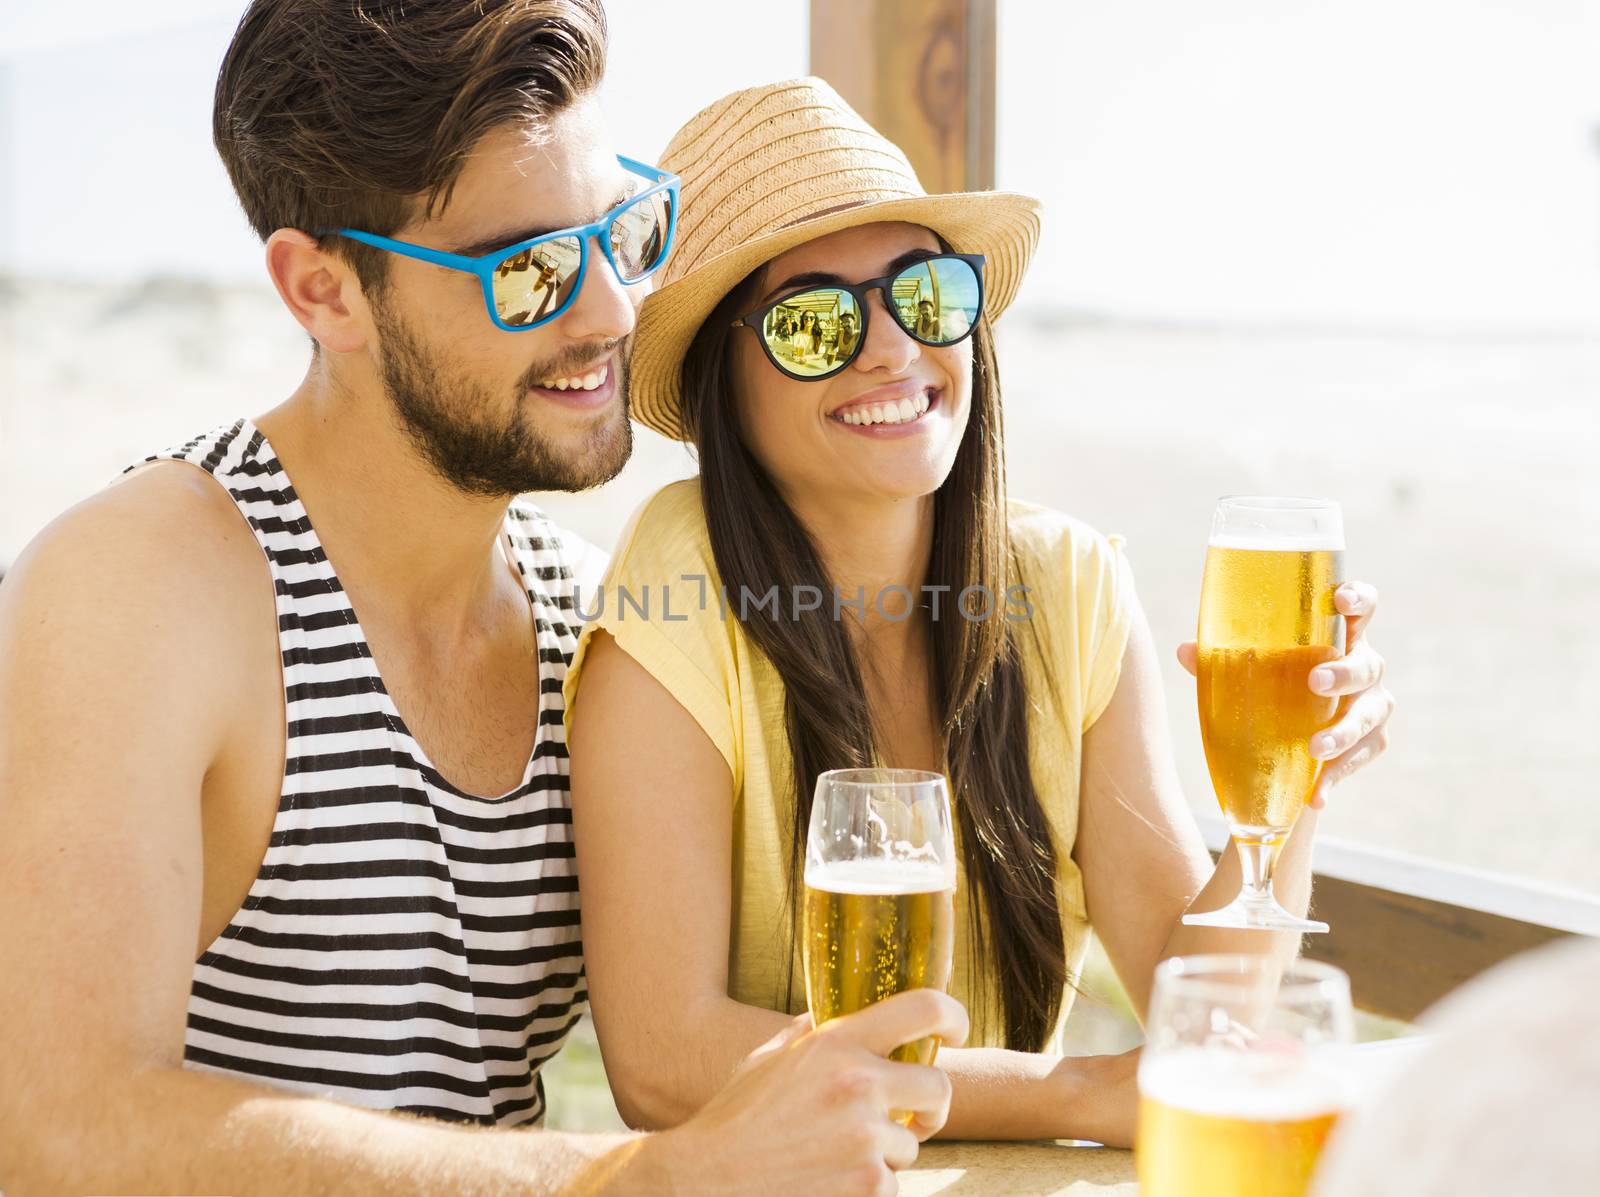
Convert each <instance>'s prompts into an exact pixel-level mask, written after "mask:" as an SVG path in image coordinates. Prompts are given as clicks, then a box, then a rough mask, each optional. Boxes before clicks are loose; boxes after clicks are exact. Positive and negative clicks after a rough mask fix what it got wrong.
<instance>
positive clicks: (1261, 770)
mask: <svg viewBox="0 0 1600 1197" xmlns="http://www.w3.org/2000/svg"><path fill="white" fill-rule="evenodd" d="M1343 581H1344V525H1343V522H1342V520H1341V518H1340V514H1339V505H1338V504H1337V503H1333V502H1329V501H1327V500H1324V499H1278V498H1225V499H1221V500H1219V501H1218V503H1217V510H1216V514H1215V515H1214V516H1213V517H1212V520H1211V541H1210V544H1209V546H1208V547H1207V548H1206V567H1205V577H1204V580H1203V581H1202V583H1201V587H1200V628H1199V633H1198V635H1197V637H1196V639H1197V640H1198V643H1199V655H1200V660H1199V670H1198V678H1197V681H1198V695H1199V704H1200V738H1201V741H1202V742H1203V743H1204V745H1205V751H1206V765H1207V767H1208V769H1209V770H1210V773H1211V784H1212V786H1213V787H1214V788H1215V790H1216V792H1217V801H1218V802H1219V803H1220V804H1221V806H1222V813H1223V814H1224V815H1225V816H1226V817H1227V820H1228V827H1229V830H1230V831H1232V833H1233V841H1234V843H1235V844H1236V845H1238V851H1239V859H1240V863H1241V865H1242V866H1243V871H1244V884H1243V886H1242V888H1241V889H1240V892H1239V896H1238V897H1236V898H1235V899H1234V900H1233V901H1232V902H1231V903H1230V904H1229V905H1227V906H1225V907H1223V908H1222V909H1221V910H1216V911H1212V912H1210V913H1207V914H1189V915H1185V916H1184V919H1183V921H1184V922H1185V923H1194V924H1199V925H1201V926H1207V927H1243V928H1262V929H1267V930H1281V931H1326V930H1327V929H1328V925H1327V924H1326V923H1319V922H1315V921H1313V920H1310V919H1302V918H1297V917H1296V916H1295V915H1293V914H1290V913H1289V912H1288V911H1287V910H1285V909H1284V908H1283V907H1282V906H1280V905H1279V904H1278V900H1277V899H1276V898H1275V897H1273V894H1272V871H1273V867H1274V866H1275V865H1276V864H1277V861H1278V854H1279V852H1281V851H1282V849H1283V844H1284V841H1285V840H1286V839H1287V838H1288V836H1289V830H1290V828H1292V827H1293V826H1294V822H1295V819H1297V818H1298V817H1299V815H1300V810H1301V808H1302V807H1304V806H1305V803H1306V799H1308V798H1310V797H1311V792H1312V790H1313V789H1314V788H1315V787H1316V784H1317V779H1318V778H1319V777H1320V776H1321V774H1322V762H1321V761H1318V760H1317V759H1316V758H1315V757H1313V756H1312V755H1311V737H1312V736H1313V735H1315V734H1316V733H1317V732H1319V731H1321V730H1322V729H1323V728H1325V727H1327V726H1328V725H1329V724H1331V723H1332V722H1333V718H1334V716H1335V714H1336V713H1337V712H1338V707H1339V700H1338V699H1337V698H1325V697H1323V696H1322V695H1319V694H1316V693H1313V692H1312V690H1311V687H1310V678H1311V671H1312V669H1314V668H1315V667H1316V666H1318V665H1321V664H1323V663H1324V662H1326V661H1332V660H1336V659H1337V658H1338V657H1339V656H1340V655H1341V653H1342V649H1343V643H1344V619H1343V617H1341V616H1340V615H1339V614H1338V613H1337V612H1336V611H1335V609H1334V605H1333V592H1334V590H1335V589H1337V587H1338V586H1339V584H1340V583H1341V582H1343Z"/></svg>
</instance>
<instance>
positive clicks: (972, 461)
mask: <svg viewBox="0 0 1600 1197" xmlns="http://www.w3.org/2000/svg"><path fill="white" fill-rule="evenodd" d="M758 273H759V272H758ZM755 277H756V276H755V275H752V276H751V277H750V278H748V279H746V280H745V281H744V282H743V283H741V284H740V285H739V286H738V287H735V288H734V289H733V291H732V292H731V293H730V294H729V295H728V296H727V297H726V298H724V300H723V301H722V303H721V304H720V305H719V306H718V308H717V310H716V311H714V312H713V313H712V314H711V316H710V317H708V318H707V320H706V322H705V323H704V324H703V325H702V326H701V328H700V331H699V333H698V335H697V336H696V337H695V340H694V342H693V344H692V345H691V346H690V349H689V352H688V355H687V356H686V357H685V358H684V362H683V369H682V382H683V395H684V421H685V425H686V427H687V428H688V430H689V434H690V436H691V437H692V439H693V440H694V442H695V445H696V447H697V449H698V453H699V459H700V491H701V497H702V500H703V502H704V506H705V513H706V523H707V526H708V528H709V531H710V536H711V547H712V552H713V554H714V556H715V559H716V563H717V570H718V572H719V573H720V574H721V576H722V577H721V580H722V584H723V585H724V586H725V587H726V588H727V592H728V593H729V594H730V595H737V594H740V593H751V594H755V595H764V594H766V593H768V592H769V591H770V589H771V587H772V586H773V585H774V584H776V585H777V586H778V588H779V591H778V593H779V595H780V596H791V595H796V594H798V593H800V591H798V590H797V589H796V588H798V587H815V588H816V591H808V592H807V593H816V592H820V593H821V594H823V595H828V596H831V595H833V593H834V588H833V580H832V579H831V578H829V577H828V575H827V572H826V570H825V569H824V567H823V563H822V559H821V557H820V555H819V554H818V552H817V549H816V546H815V545H814V544H813V543H812V540H811V537H810V536H809V534H808V533H807V532H806V530H805V528H804V527H803V526H802V524H801V522H800V520H799V519H798V518H797V517H796V516H795V514H794V512H793V511H792V510H790V508H789V506H788V504H786V503H785V502H784V501H783V499H782V497H781V496H780V495H779V493H778V491H777V489H776V487H774V485H773V484H772V481H771V479H770V478H768V476H767V475H766V473H765V472H764V471H763V470H762V468H761V466H760V464H759V463H758V462H757V461H756V459H755V457H754V456H753V455H752V454H751V453H750V451H749V449H748V448H747V447H746V445H745V443H744V440H743V438H742V437H741V436H740V432H739V420H738V414H737V411H736V408H735V404H734V399H733V394H732V391H731V374H730V371H729V368H728V356H729V354H728V351H729V341H728V337H729V335H730V332H731V331H732V330H731V329H730V327H729V326H730V323H731V322H732V320H733V319H734V318H735V316H736V315H737V314H738V313H739V312H742V311H743V310H744V309H743V307H742V306H741V305H742V304H743V303H745V302H747V297H748V294H749V292H750V291H751V290H752V287H753V283H754V279H755ZM741 331H742V330H741ZM744 335H749V334H748V333H744ZM972 341H973V366H972V405H971V415H970V417H969V418H968V422H967V429H966V433H965V435H964V436H963V437H962V441H961V446H960V448H959V450H958V451H957V454H956V460H955V465H954V467H953V468H952V469H951V471H950V476H949V477H948V478H946V479H945V481H944V484H943V485H942V486H941V487H940V488H939V490H938V491H937V492H936V494H935V496H934V531H933V548H932V553H931V555H930V559H929V562H928V576H927V579H926V583H925V584H926V585H928V586H947V587H949V589H948V590H947V591H944V592H943V593H944V594H946V595H949V596H952V598H951V599H950V601H949V602H947V603H946V604H945V605H944V607H945V609H944V612H943V617H942V618H939V619H930V620H929V621H928V636H929V642H930V645H931V648H932V658H933V659H932V670H931V674H932V678H933V700H934V703H935V710H936V712H937V714H938V716H939V719H940V726H941V728H942V731H943V736H944V746H945V759H946V761H947V762H948V766H949V774H950V781H951V790H952V800H953V808H954V814H955V819H956V828H957V836H958V839H959V842H960V846H961V856H962V863H963V864H964V866H965V869H966V876H967V882H968V885H969V887H970V890H971V899H970V901H969V907H970V911H971V920H972V921H971V929H970V941H971V944H972V951H973V958H974V960H975V961H978V960H992V961H994V962H995V963H996V964H997V965H998V969H999V977H998V985H997V986H996V988H997V989H998V991H999V994H1000V998H1001V1004H1002V1011H1003V1015H1004V1021H1005V1043H1006V1046H1008V1047H1011V1048H1016V1049H1019V1050H1024V1051H1038V1050H1040V1049H1041V1048H1042V1047H1043V1046H1044V1044H1045V1042H1046V1041H1047V1039H1048V1038H1049V1035H1050V1033H1051V1030H1052V1029H1053V1028H1054V1026H1055V1023H1056V1020H1057V1018H1058V1017H1059V1016H1060V1012H1061V999H1062V989H1063V986H1064V984H1065V983H1066V981H1067V966H1066V959H1065V953H1064V949H1063V944H1062V930H1061V916H1060V910H1059V908H1058V907H1057V905H1056V852H1055V845H1054V842H1053V841H1052V839H1051V836H1050V826H1049V823H1048V821H1047V820H1046V818H1045V813H1044V808H1043V806H1042V804H1041V803H1040V800H1039V795H1038V792H1037V791H1036V790H1035V789H1034V784H1033V777H1032V774H1031V772H1030V770H1029V764H1028V697H1027V692H1026V689H1025V685H1024V679H1023V675H1022V663H1021V659H1020V656H1019V653H1018V646H1017V641H1016V635H1015V632H1014V630H1013V629H1014V628H1017V627H1020V626H1021V624H1020V623H1018V624H1013V623H1012V622H1011V621H1010V620H1008V619H1007V618H1005V614H1006V606H1005V604H1006V601H1007V595H1008V590H1009V587H1011V586H1015V585H1018V584H1019V583H1020V582H1021V579H1020V577H1019V575H1018V572H1017V569H1016V564H1015V562H1014V560H1013V558H1012V554H1011V551H1010V540H1009V536H1008V534H1007V528H1006V510H1005V462H1004V450H1003V447H1002V442H1001V415H1000V380H999V375H998V372H997V369H996V363H995V355H994V342H993V339H992V337H991V334H990V331H989V325H988V321H987V320H982V321H980V322H979V324H978V327H977V329H976V330H975V332H974V334H973V338H972ZM969 586H983V587H986V588H987V591H986V593H987V594H988V595H990V596H994V600H995V609H994V611H993V614H992V617H990V618H985V619H976V618H963V617H961V615H960V613H959V612H957V611H955V610H953V605H954V597H953V596H957V595H960V594H961V593H962V592H963V591H964V590H965V589H966V588H967V587H969ZM741 588H747V590H741ZM977 593H978V594H979V595H981V594H983V593H985V592H984V591H979V592H977ZM786 602H787V598H786V597H785V599H784V601H780V603H779V608H780V610H779V612H778V617H777V618H771V617H767V616H765V615H764V614H763V613H762V612H761V611H756V612H754V613H753V614H752V616H751V617H750V618H747V619H745V620H744V621H743V627H744V631H745V634H746V635H747V636H749V637H750V639H751V640H753V641H754V642H755V643H756V645H757V646H758V647H759V648H760V650H761V651H762V652H764V653H765V654H766V656H767V658H768V659H769V660H770V661H771V662H772V664H773V666H774V667H775V668H776V670H777V672H778V676H779V677H781V678H782V679H783V684H784V690H785V704H784V711H785V718H786V721H787V728H788V738H789V749H790V753H791V756H792V757H793V761H794V770H793V782H794V794H793V799H794V801H793V811H794V818H793V822H792V824H791V838H790V845H789V849H790V850H789V860H788V890H789V896H790V899H791V900H790V909H791V910H794V909H796V904H795V902H794V900H793V899H794V898H795V896H796V890H797V887H798V884H799V879H800V878H801V876H802V871H803V867H804V859H805V838H806V828H807V826H808V824H809V821H810V818H811V801H812V791H813V788H814V786H815V784H816V778H817V775H818V774H819V773H822V772H823V771H825V770H827V769H839V768H850V767H864V766H870V765H871V764H873V763H874V756H875V754H874V745H873V734H872V727H873V723H872V716H871V712H870V710H869V708H868V705H867V695H866V690H865V687H864V686H863V683H862V672H861V668H860V663H859V662H858V661H857V659H856V654H855V651H854V650H853V648H852V647H851V643H850V638H849V634H848V632H847V630H846V626H845V624H844V622H843V621H842V620H840V619H837V618H835V612H834V608H833V604H832V602H824V603H823V606H822V608H821V609H820V610H817V611H813V612H802V613H800V614H798V615H795V613H794V612H793V611H792V610H786V609H784V608H785V605H786ZM974 605H975V606H977V604H974ZM919 614H920V613H919ZM790 616H795V617H793V618H790ZM792 925H793V924H791V926H792ZM793 959H794V956H793V951H792V949H791V951H790V954H789V967H788V982H787V989H788V993H789V995H790V996H789V997H788V999H786V1000H790V1001H792V993H793V980H794V978H793V971H794V970H793ZM978 993H979V997H980V1001H983V1002H987V1001H988V999H989V992H988V989H987V987H985V986H983V985H979V986H978Z"/></svg>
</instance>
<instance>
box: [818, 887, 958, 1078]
mask: <svg viewBox="0 0 1600 1197" xmlns="http://www.w3.org/2000/svg"><path fill="white" fill-rule="evenodd" d="M802 936H803V939H804V946H803V953H804V960H805V974H806V997H807V1000H808V1001H809V1003H810V1006H811V1016H812V1018H813V1019H814V1020H815V1021H816V1022H817V1024H818V1025H819V1026H820V1025H821V1024H822V1023H825V1022H827V1021H828V1020H829V1019H830V1018H838V1017H839V1016H840V1015H843V1014H851V1013H853V1012H855V1011H857V1010H860V1009H862V1008H864V1007H866V1006H870V1005H872V1003H874V1002H880V1001H882V1000H883V999H884V998H887V997H892V996H894V995H895V994H897V993H899V992H901V991H902V990H906V989H924V988H926V989H938V990H941V991H942V990H944V989H945V988H947V987H948V986H949V984H950V965H951V960H952V957H953V956H954V952H955V877H954V874H953V870H952V869H951V868H950V867H949V866H947V865H945V864H943V863H939V862H925V861H895V860H843V861H833V862H830V863H828V864H822V865H817V864H813V865H811V866H809V867H808V868H807V869H806V874H805V914H804V927H803V929H802ZM938 1048H939V1041H938V1038H937V1037H934V1036H930V1037H928V1038H926V1039H919V1040H917V1041H916V1042H914V1043H908V1044H905V1045H904V1046H902V1047H899V1048H897V1049H895V1051H894V1052H893V1053H892V1054H891V1057H890V1058H891V1059H895V1060H899V1061H902V1062H904V1063H915V1064H932V1063H933V1058H934V1055H935V1054H936V1053H937V1051H938Z"/></svg>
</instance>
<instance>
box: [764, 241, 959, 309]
mask: <svg viewBox="0 0 1600 1197" xmlns="http://www.w3.org/2000/svg"><path fill="white" fill-rule="evenodd" d="M938 256H939V251H938V250H934V249H908V250H907V251H906V252H905V253H903V254H901V255H900V256H899V257H898V258H896V259H895V260H894V261H892V262H890V263H889V267H888V269H887V270H885V271H884V275H885V276H887V275H891V274H899V273H900V272H901V271H902V270H904V269H905V268H906V267H907V266H915V265H916V264H917V263H918V262H925V261H927V260H928V259H929V258H937V257H938ZM839 283H848V280H846V279H845V278H844V276H843V275H839V274H833V273H831V272H830V271H827V270H808V271H806V272H805V273H804V274H797V275H794V276H793V277H792V278H787V279H785V280H784V281H783V282H781V283H779V284H778V285H777V286H776V287H774V288H772V290H770V291H768V292H767V293H766V295H765V296H763V297H762V300H761V302H762V303H771V302H772V300H773V299H774V298H776V297H777V296H778V295H781V294H782V293H783V292H785V291H788V290H791V289H792V288H795V287H819V286H834V285H837V284H839Z"/></svg>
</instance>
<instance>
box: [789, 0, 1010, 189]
mask: <svg viewBox="0 0 1600 1197" xmlns="http://www.w3.org/2000/svg"><path fill="white" fill-rule="evenodd" d="M811 73H812V74H814V75H820V76H821V77H822V78H824V79H826V80H827V81H828V82H829V83H831V84H833V86H834V87H835V88H836V89H837V90H838V92H839V94H840V95H842V96H843V97H844V98H845V100H846V101H848V102H849V104H850V105H851V106H852V107H853V108H855V110H856V111H857V112H859V113H861V115H862V116H863V117H865V118H866V119H867V121H868V122H869V123H870V124H871V125H872V126H873V127H874V128H875V129H877V130H878V132H880V133H882V134H883V135H884V136H885V137H887V138H889V139H890V140H891V141H893V142H895V143H896V144H897V145H899V146H900V148H901V149H903V150H904V151H905V153H906V157H907V158H909V159H910V160H911V165H912V167H913V168H915V170H916V172H917V177H918V178H920V179H921V180H922V185H923V186H924V187H925V188H927V189H928V190H929V191H930V192H942V191H985V190H990V189H992V188H993V187H994V185H995V184H994V112H995V0H811Z"/></svg>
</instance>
